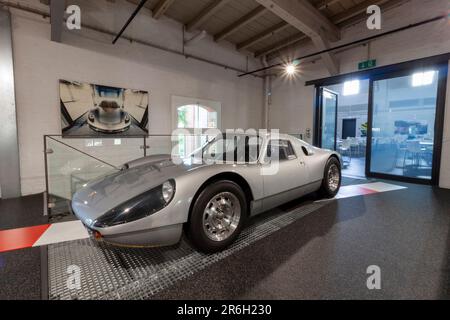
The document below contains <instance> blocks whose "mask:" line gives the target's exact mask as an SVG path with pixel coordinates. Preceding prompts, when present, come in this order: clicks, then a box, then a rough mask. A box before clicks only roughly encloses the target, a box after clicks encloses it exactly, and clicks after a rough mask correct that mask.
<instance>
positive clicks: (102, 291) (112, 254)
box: [48, 202, 326, 300]
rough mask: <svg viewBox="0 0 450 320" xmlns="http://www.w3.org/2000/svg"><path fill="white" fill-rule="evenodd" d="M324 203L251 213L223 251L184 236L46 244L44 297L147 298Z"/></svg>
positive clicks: (54, 298) (87, 240)
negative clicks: (144, 241)
mask: <svg viewBox="0 0 450 320" xmlns="http://www.w3.org/2000/svg"><path fill="white" fill-rule="evenodd" d="M325 205H326V202H325V203H324V202H322V203H310V204H305V205H302V206H300V207H298V208H295V209H292V210H290V211H288V212H286V213H278V214H273V215H270V216H264V217H261V218H256V220H255V222H254V223H252V224H251V225H250V226H249V227H247V228H246V229H245V230H244V231H243V232H242V233H241V234H240V236H239V238H238V239H237V241H236V242H235V243H234V244H233V245H231V246H230V247H229V248H228V249H226V250H225V251H222V252H219V253H215V254H204V253H200V252H197V251H195V250H194V249H192V248H191V247H190V246H189V245H188V244H187V243H186V241H184V240H182V241H181V242H180V243H179V244H178V245H176V246H172V247H165V248H154V249H148V248H147V249H145V248H139V249H136V248H122V247H115V246H112V245H108V244H106V243H102V242H96V241H94V240H91V239H84V240H77V241H71V242H65V243H60V244H53V245H49V246H48V277H49V279H48V280H49V283H48V286H49V299H51V300H57V299H65V300H67V299H83V300H85V299H150V298H151V297H152V296H153V295H154V294H155V293H157V292H159V291H161V290H163V289H166V288H168V287H169V286H171V285H172V284H174V283H175V282H177V281H179V280H182V279H185V278H187V277H189V276H190V275H192V274H194V273H196V272H198V271H200V270H202V269H204V268H205V267H207V266H209V265H211V264H213V263H216V262H218V261H220V260H222V259H224V258H226V257H228V256H230V255H231V254H233V253H234V252H236V251H239V250H241V249H242V248H245V247H247V246H249V245H250V244H252V243H254V242H256V241H258V240H259V239H262V238H264V237H266V236H268V235H270V234H272V233H274V232H275V231H277V230H280V229H281V228H283V227H285V226H287V225H289V224H291V223H292V222H294V221H296V220H298V219H300V218H302V217H304V216H305V215H307V214H309V213H311V212H313V211H316V210H317V209H319V208H320V207H323V206H325ZM73 265H76V266H78V267H79V268H80V278H81V289H79V290H78V289H69V288H68V285H67V282H68V279H69V277H70V275H71V274H69V273H68V268H69V266H73Z"/></svg>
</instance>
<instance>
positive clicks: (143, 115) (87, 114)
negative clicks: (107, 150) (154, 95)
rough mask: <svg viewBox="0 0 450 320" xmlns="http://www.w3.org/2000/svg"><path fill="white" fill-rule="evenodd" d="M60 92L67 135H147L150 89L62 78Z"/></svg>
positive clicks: (63, 126)
mask: <svg viewBox="0 0 450 320" xmlns="http://www.w3.org/2000/svg"><path fill="white" fill-rule="evenodd" d="M59 95H60V106H61V128H62V135H63V136H65V137H68V136H95V137H97V136H104V135H117V136H142V135H147V134H148V104H149V93H148V91H143V90H134V89H125V88H118V87H111V86H105V85H98V84H89V83H83V82H77V81H68V80H59Z"/></svg>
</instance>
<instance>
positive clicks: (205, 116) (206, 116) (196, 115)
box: [177, 104, 217, 129]
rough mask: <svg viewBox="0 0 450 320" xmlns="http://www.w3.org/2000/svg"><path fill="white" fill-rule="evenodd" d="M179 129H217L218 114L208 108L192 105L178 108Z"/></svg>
mask: <svg viewBox="0 0 450 320" xmlns="http://www.w3.org/2000/svg"><path fill="white" fill-rule="evenodd" d="M177 116H178V118H177V122H178V125H177V128H178V129H184V128H201V129H214V128H217V112H216V111H215V110H213V109H211V108H208V107H206V106H202V105H199V104H191V105H185V106H181V107H178V109H177Z"/></svg>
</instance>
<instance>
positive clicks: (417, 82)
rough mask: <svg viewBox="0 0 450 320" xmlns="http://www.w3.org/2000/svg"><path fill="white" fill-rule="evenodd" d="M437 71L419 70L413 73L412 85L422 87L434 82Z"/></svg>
mask: <svg viewBox="0 0 450 320" xmlns="http://www.w3.org/2000/svg"><path fill="white" fill-rule="evenodd" d="M435 73H436V72H435V71H427V72H418V73H414V74H413V75H412V86H413V87H421V86H429V85H431V84H433V80H434V75H435Z"/></svg>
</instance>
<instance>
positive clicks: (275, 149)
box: [266, 139, 297, 161]
mask: <svg viewBox="0 0 450 320" xmlns="http://www.w3.org/2000/svg"><path fill="white" fill-rule="evenodd" d="M266 158H267V159H271V160H276V159H277V158H278V159H279V161H284V160H292V159H296V158H297V156H296V155H295V151H294V148H293V147H292V144H291V142H290V141H289V140H281V139H273V140H270V141H269V144H268V145H267V155H266Z"/></svg>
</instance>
